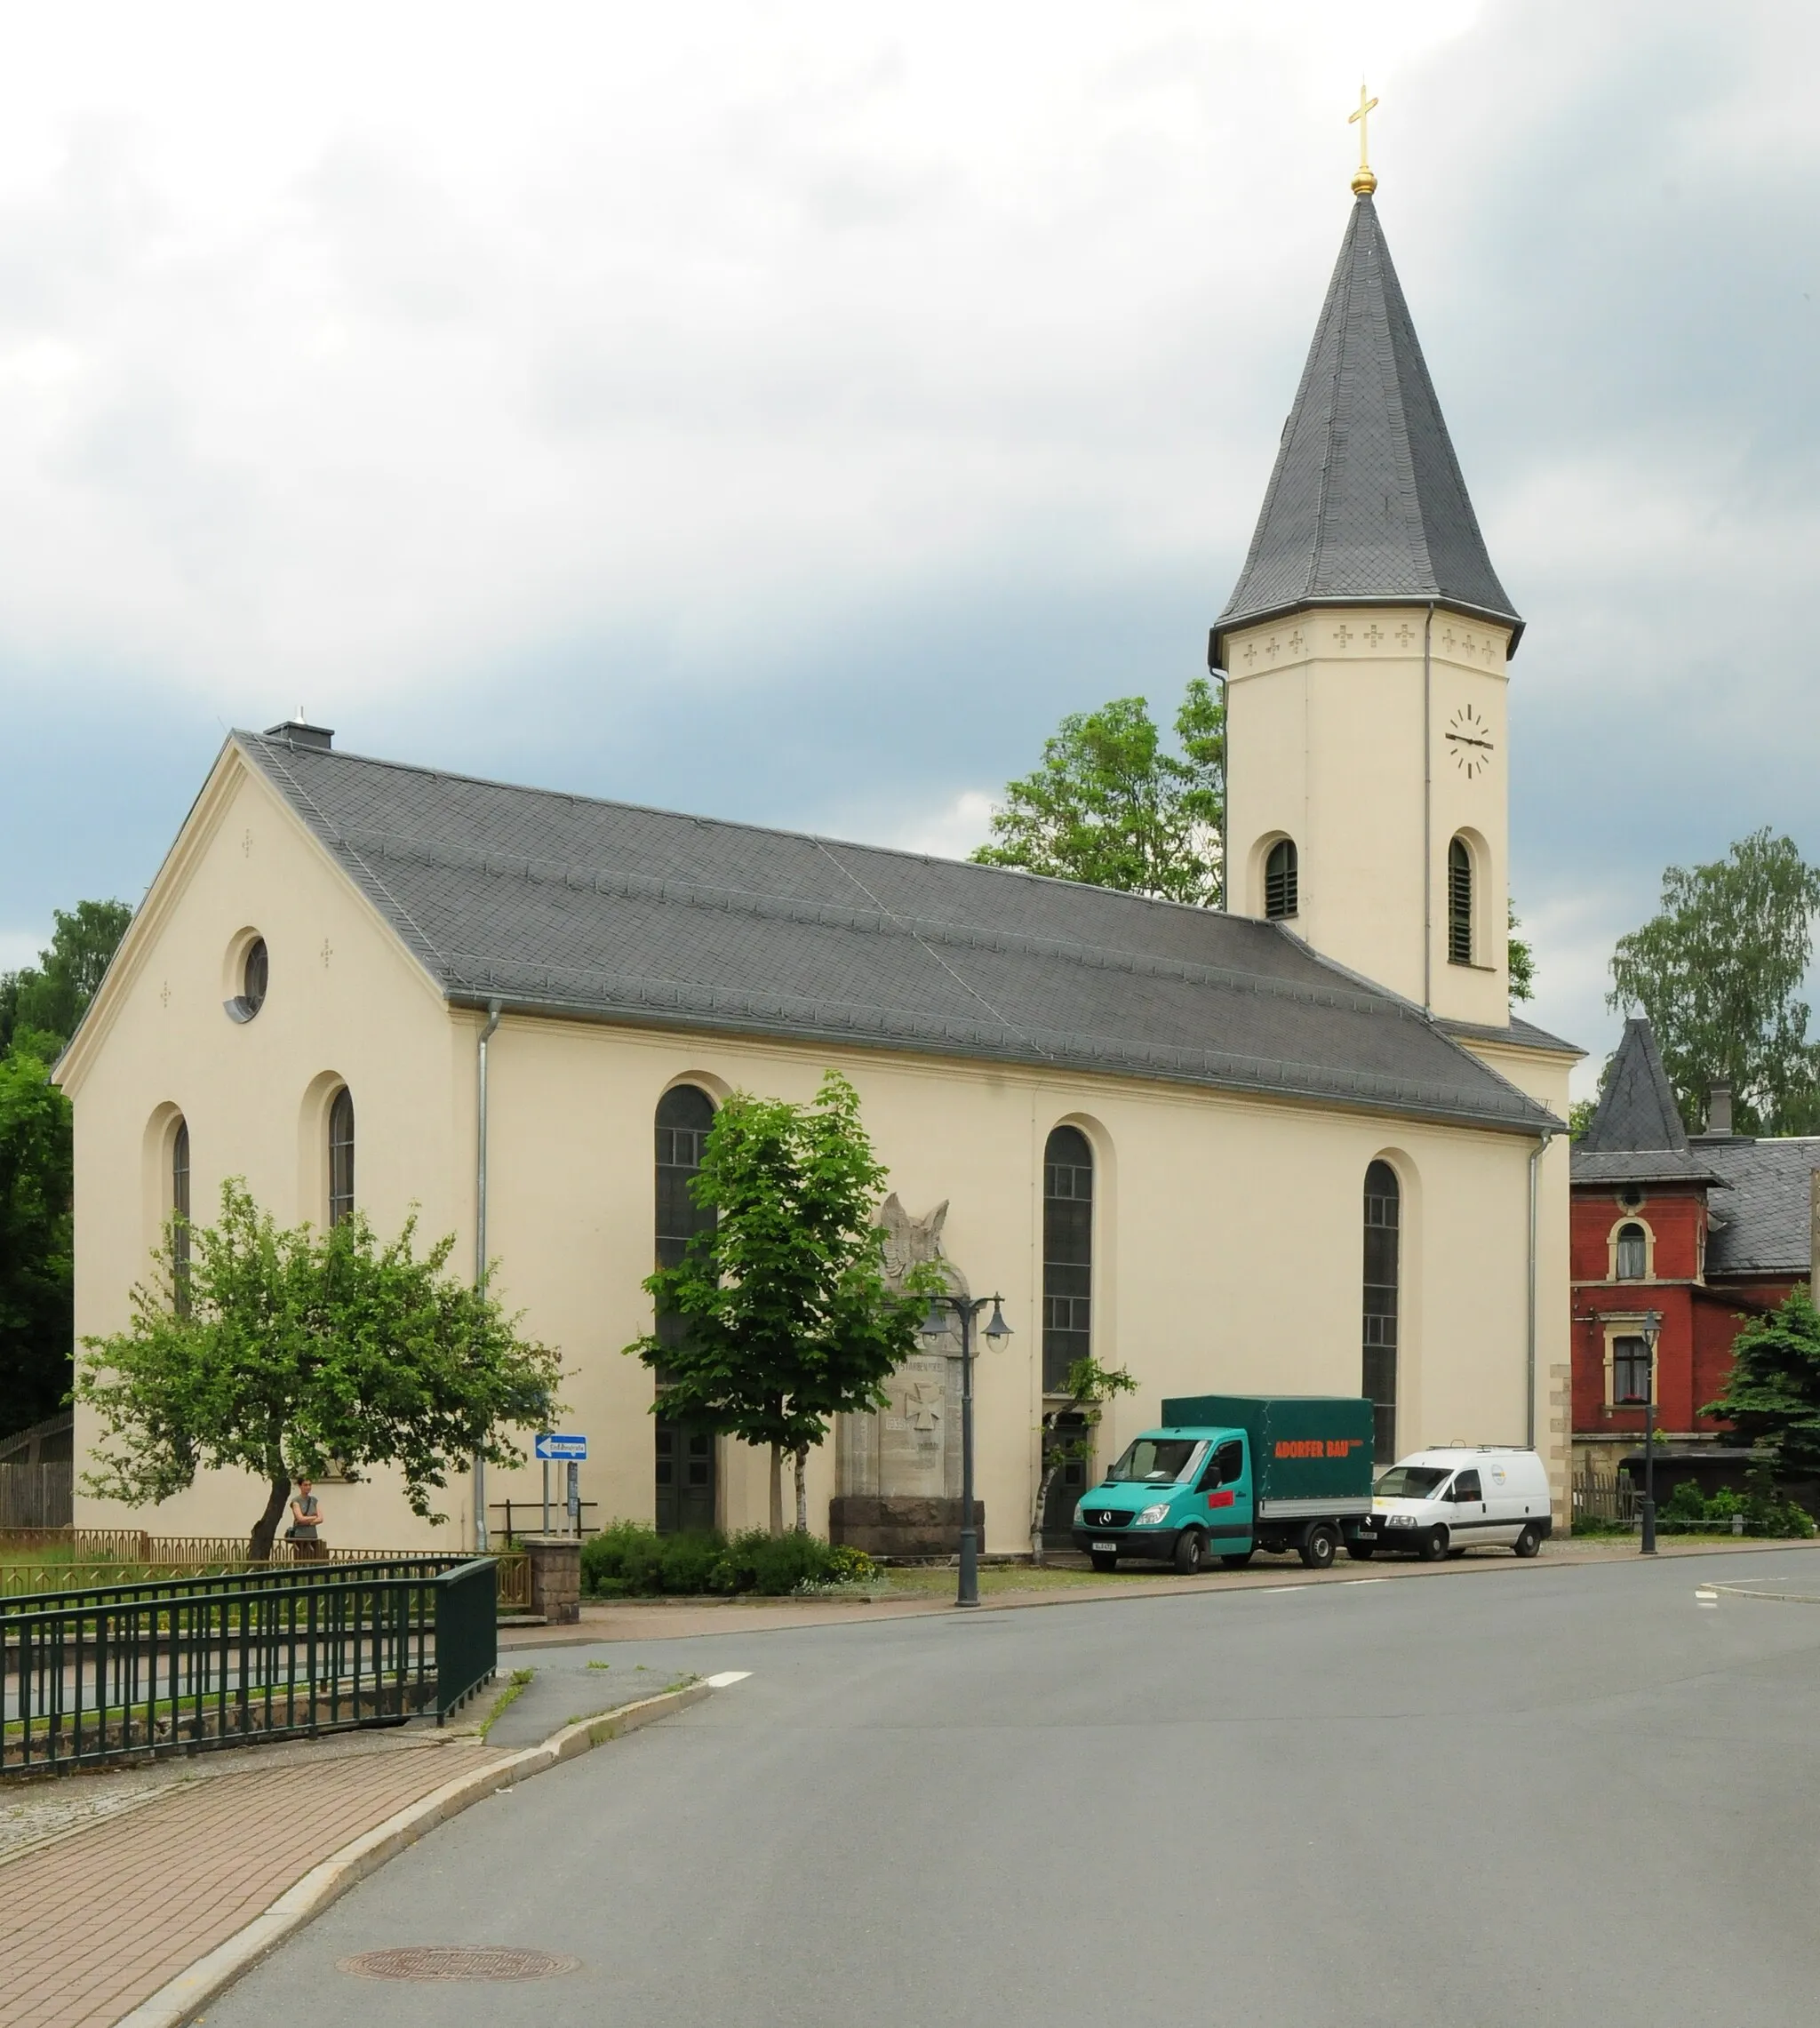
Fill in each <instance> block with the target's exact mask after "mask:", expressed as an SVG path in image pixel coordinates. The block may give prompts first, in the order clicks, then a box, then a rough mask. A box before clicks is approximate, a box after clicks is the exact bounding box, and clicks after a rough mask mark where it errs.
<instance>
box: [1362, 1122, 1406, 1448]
mask: <svg viewBox="0 0 1820 2028" xmlns="http://www.w3.org/2000/svg"><path fill="white" fill-rule="evenodd" d="M1402 1237H1403V1235H1402V1192H1401V1189H1400V1188H1399V1186H1398V1184H1397V1172H1396V1171H1395V1170H1393V1168H1392V1167H1391V1166H1390V1164H1389V1163H1388V1162H1373V1163H1372V1164H1371V1166H1370V1167H1369V1169H1368V1170H1366V1171H1365V1301H1364V1332H1363V1337H1364V1354H1365V1356H1364V1389H1363V1392H1364V1393H1365V1394H1366V1395H1367V1396H1368V1397H1369V1400H1370V1402H1371V1406H1372V1417H1371V1420H1372V1438H1373V1441H1372V1457H1373V1458H1374V1460H1375V1461H1376V1462H1377V1464H1379V1465H1393V1464H1395V1462H1396V1456H1397V1285H1398V1281H1399V1280H1400V1278H1401V1268H1402Z"/></svg>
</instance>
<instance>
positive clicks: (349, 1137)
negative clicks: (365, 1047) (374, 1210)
mask: <svg viewBox="0 0 1820 2028" xmlns="http://www.w3.org/2000/svg"><path fill="white" fill-rule="evenodd" d="M353 1209H354V1094H353V1093H352V1092H351V1091H350V1090H348V1089H347V1086H346V1085H345V1084H344V1085H343V1086H342V1087H341V1089H340V1090H339V1091H338V1092H337V1093H336V1094H335V1098H334V1102H333V1103H332V1104H331V1106H330V1107H329V1223H330V1225H331V1226H339V1224H340V1223H341V1221H342V1219H343V1218H346V1217H347V1215H348V1213H349V1212H350V1211H352V1210H353Z"/></svg>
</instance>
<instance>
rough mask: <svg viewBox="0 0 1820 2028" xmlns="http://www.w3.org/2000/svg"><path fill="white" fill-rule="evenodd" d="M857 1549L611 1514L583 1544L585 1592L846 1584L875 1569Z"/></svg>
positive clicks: (649, 1593)
mask: <svg viewBox="0 0 1820 2028" xmlns="http://www.w3.org/2000/svg"><path fill="white" fill-rule="evenodd" d="M877 1572H878V1566H877V1565H876V1564H875V1563H874V1561H873V1560H872V1559H871V1557H869V1556H868V1555H866V1553H865V1552H864V1551H863V1550H858V1549H849V1548H847V1547H845V1546H844V1545H841V1546H838V1547H837V1546H835V1545H833V1544H830V1543H826V1542H824V1541H822V1539H821V1538H820V1537H818V1536H813V1535H779V1536H772V1535H767V1534H766V1533H765V1531H764V1530H763V1529H747V1530H746V1532H745V1533H744V1534H741V1535H736V1536H734V1537H732V1539H731V1540H729V1539H728V1538H727V1537H725V1536H724V1535H722V1533H721V1532H720V1530H719V1529H698V1530H694V1531H691V1532H690V1533H689V1534H685V1535H659V1533H658V1532H657V1530H656V1529H653V1528H651V1526H650V1525H649V1524H648V1523H647V1522H644V1521H614V1522H613V1523H612V1524H611V1526H610V1527H608V1528H605V1529H603V1530H602V1531H601V1532H600V1534H598V1535H596V1536H593V1537H590V1538H589V1539H588V1540H587V1542H585V1543H583V1544H582V1545H581V1584H582V1589H583V1590H584V1591H585V1592H586V1593H587V1595H588V1596H589V1597H590V1598H595V1599H625V1598H659V1597H669V1598H693V1597H699V1596H700V1595H701V1594H702V1593H706V1592H718V1593H738V1592H751V1593H754V1594H756V1595H758V1596H760V1597H766V1598H778V1597H782V1596H784V1595H785V1594H786V1593H791V1592H794V1591H799V1590H801V1589H802V1587H803V1586H804V1585H851V1584H860V1583H864V1582H866V1580H867V1579H870V1578H872V1577H875V1576H876V1575H877Z"/></svg>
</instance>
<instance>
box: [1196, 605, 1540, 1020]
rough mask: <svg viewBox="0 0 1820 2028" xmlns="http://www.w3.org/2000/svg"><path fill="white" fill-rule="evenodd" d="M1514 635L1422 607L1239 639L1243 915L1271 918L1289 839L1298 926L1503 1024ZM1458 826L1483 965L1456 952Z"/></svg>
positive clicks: (1372, 611) (1310, 619)
mask: <svg viewBox="0 0 1820 2028" xmlns="http://www.w3.org/2000/svg"><path fill="white" fill-rule="evenodd" d="M1425 635H1426V638H1427V643H1428V664H1427V680H1426V701H1425V683H1424V661H1423V647H1424V639H1425ZM1509 639H1510V636H1509V632H1508V630H1507V629H1505V628H1502V627H1492V626H1489V625H1487V624H1486V623H1485V622H1483V621H1481V620H1469V619H1462V618H1461V617H1460V616H1459V615H1458V614H1456V613H1452V612H1449V611H1446V609H1445V608H1442V609H1439V610H1437V611H1435V613H1434V615H1433V624H1432V627H1430V625H1429V615H1428V609H1427V608H1426V607H1425V606H1419V605H1417V606H1387V607H1386V606H1377V607H1371V606H1360V607H1344V608H1331V609H1329V608H1322V609H1320V610H1310V611H1304V612H1300V613H1296V614H1293V615H1291V616H1290V617H1289V618H1288V619H1282V620H1276V621H1272V622H1269V623H1267V624H1266V625H1264V626H1261V627H1246V628H1242V629H1241V630H1239V631H1237V632H1234V633H1233V634H1230V635H1226V636H1225V638H1224V640H1223V643H1222V648H1223V651H1224V653H1225V658H1226V667H1227V669H1228V672H1229V674H1230V677H1231V682H1230V684H1229V686H1228V691H1227V703H1228V710H1229V720H1228V745H1229V750H1230V754H1231V777H1230V791H1229V794H1230V808H1229V810H1228V816H1227V842H1228V847H1229V850H1230V851H1231V853H1232V860H1233V910H1234V913H1237V914H1248V915H1262V914H1264V862H1265V855H1266V853H1267V852H1268V850H1269V848H1270V846H1271V845H1272V844H1273V842H1275V841H1276V840H1277V839H1279V838H1283V837H1288V838H1293V839H1294V840H1295V842H1296V847H1297V858H1298V860H1299V874H1300V882H1299V884H1300V889H1301V894H1300V907H1299V912H1298V915H1297V921H1296V922H1295V925H1294V926H1295V928H1296V929H1297V930H1299V932H1300V933H1301V934H1302V935H1303V936H1305V938H1307V939H1308V941H1309V943H1310V944H1311V945H1313V947H1314V948H1315V949H1316V950H1318V951H1320V952H1321V953H1322V954H1325V955H1326V956H1329V957H1331V958H1335V959H1337V961H1338V962H1340V963H1341V964H1344V965H1346V966H1349V967H1350V968H1351V969H1352V970H1354V971H1357V972H1361V973H1362V974H1363V975H1364V976H1365V977H1366V978H1371V979H1376V980H1377V981H1378V982H1379V983H1380V984H1382V985H1385V986H1389V987H1390V988H1391V989H1392V991H1393V992H1395V993H1401V994H1403V995H1404V996H1405V997H1406V998H1407V999H1409V1000H1413V1001H1415V1002H1417V1004H1418V1005H1427V1006H1431V1007H1432V1008H1433V1010H1434V1011H1435V1012H1436V1013H1437V1014H1440V1015H1441V1016H1443V1017H1446V1018H1450V1019H1455V1020H1462V1021H1477V1022H1484V1023H1487V1024H1497V1023H1502V1022H1503V1021H1504V1020H1505V1018H1506V1014H1507V1006H1508V997H1507V996H1508V992H1509V978H1508V970H1507V963H1506V954H1505V906H1506V902H1505V898H1506V896H1507V894H1508V892H1509V885H1510V876H1509V844H1508V840H1509V830H1510V820H1509V794H1508V789H1509V762H1510V756H1509V747H1508V740H1507V738H1506V730H1507V729H1506V724H1505V691H1506V679H1505V653H1506V650H1507V647H1508V644H1509ZM1425 718H1426V721H1427V738H1426V739H1424V719H1425ZM1450 733H1451V734H1452V735H1454V737H1452V738H1451V739H1450V738H1449V734H1450ZM1469 742H1471V743H1469ZM1467 763H1470V765H1471V771H1470V772H1469V771H1468V765H1467ZM1425 808H1427V809H1428V810H1430V812H1431V814H1430V816H1429V818H1428V822H1427V826H1426V828H1427V839H1426V862H1427V866H1428V869H1429V883H1428V887H1427V890H1426V892H1425V888H1424V881H1423V866H1424V857H1425V843H1424V810H1425ZM1460 834H1464V835H1465V838H1466V840H1467V842H1468V847H1469V850H1471V851H1472V853H1473V874H1474V887H1475V895H1474V909H1473V916H1474V922H1473V963H1472V964H1471V965H1470V966H1465V965H1458V964H1452V963H1449V960H1448V938H1447V896H1448V884H1447V870H1448V847H1449V843H1450V842H1451V841H1452V840H1453V839H1454V838H1455V837H1456V836H1457V835H1460ZM1425 926H1426V928H1425ZM1425 940H1426V946H1427V954H1428V962H1427V964H1426V966H1425V964H1424V943H1425Z"/></svg>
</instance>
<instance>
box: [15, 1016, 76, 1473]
mask: <svg viewBox="0 0 1820 2028" xmlns="http://www.w3.org/2000/svg"><path fill="white" fill-rule="evenodd" d="M57 1049H58V1042H57V1038H56V1037H55V1036H54V1035H48V1034H38V1033H36V1032H34V1031H32V1030H30V1029H15V1030H14V1032H13V1038H12V1047H11V1048H10V1049H8V1050H5V1051H4V1054H0V1436H10V1435H12V1433H13V1432H14V1431H15V1430H22V1429H29V1428H30V1427H31V1425H33V1424H34V1423H36V1422H42V1421H43V1420H44V1418H45V1417H47V1416H53V1415H55V1414H56V1412H57V1410H58V1409H60V1407H61V1406H62V1405H63V1402H64V1401H65V1400H66V1399H67V1397H68V1393H69V1382H70V1353H71V1349H72V1345H73V1334H74V1330H75V1323H74V1309H73V1305H72V1299H71V1279H70V1265H71V1262H70V1247H71V1234H70V1183H71V1138H70V1127H69V1101H68V1099H67V1098H65V1097H64V1096H63V1094H62V1093H61V1092H60V1091H59V1090H58V1089H57V1088H56V1086H55V1085H53V1084H52V1082H51V1074H50V1070H49V1067H48V1066H49V1064H50V1061H51V1059H52V1058H54V1057H55V1055H56V1054H57Z"/></svg>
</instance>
